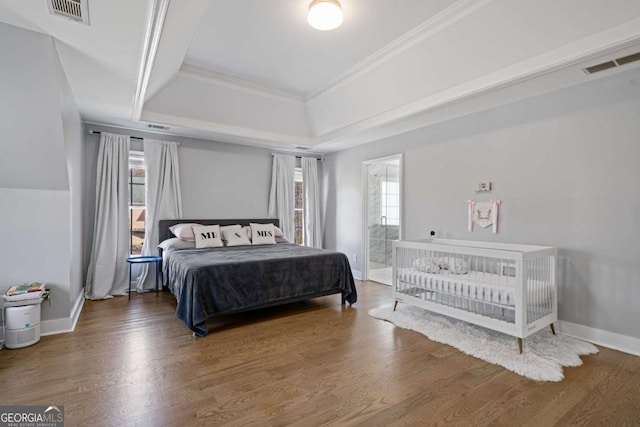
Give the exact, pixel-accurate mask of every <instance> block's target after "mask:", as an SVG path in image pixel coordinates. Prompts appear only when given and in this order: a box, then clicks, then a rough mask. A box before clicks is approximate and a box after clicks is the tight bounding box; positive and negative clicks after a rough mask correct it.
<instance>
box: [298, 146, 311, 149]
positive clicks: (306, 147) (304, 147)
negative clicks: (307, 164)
mask: <svg viewBox="0 0 640 427" xmlns="http://www.w3.org/2000/svg"><path fill="white" fill-rule="evenodd" d="M308 149H309V147H299V146H297V147H296V150H308Z"/></svg>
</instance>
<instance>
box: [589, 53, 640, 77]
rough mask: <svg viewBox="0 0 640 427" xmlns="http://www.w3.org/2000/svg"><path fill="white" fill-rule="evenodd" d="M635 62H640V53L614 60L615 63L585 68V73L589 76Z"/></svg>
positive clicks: (609, 62)
mask: <svg viewBox="0 0 640 427" xmlns="http://www.w3.org/2000/svg"><path fill="white" fill-rule="evenodd" d="M635 61H640V52H638V53H633V54H631V55H627V56H623V57H620V58H617V59H614V60H613V61H607V62H603V63H602V64H597V65H592V66H591V67H586V68H583V71H584V72H585V73H587V74H593V73H597V72H599V71H604V70H608V69H609V68H615V67H620V66H622V65H626V64H629V63H631V62H635Z"/></svg>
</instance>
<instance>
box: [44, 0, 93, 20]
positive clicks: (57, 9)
mask: <svg viewBox="0 0 640 427" xmlns="http://www.w3.org/2000/svg"><path fill="white" fill-rule="evenodd" d="M46 1H47V7H48V8H49V13H50V14H52V15H57V16H62V17H63V18H67V19H70V20H72V21H75V22H81V23H83V24H86V25H89V4H88V1H89V0H46Z"/></svg>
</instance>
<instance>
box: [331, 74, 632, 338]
mask: <svg viewBox="0 0 640 427" xmlns="http://www.w3.org/2000/svg"><path fill="white" fill-rule="evenodd" d="M639 141H640V70H638V69H635V70H631V71H629V72H625V73H621V74H617V75H614V76H611V77H607V78H604V79H600V80H595V81H593V82H590V83H588V84H583V85H579V86H575V87H573V88H568V89H563V90H561V91H557V92H555V93H552V94H548V95H543V96H539V97H535V98H531V99H529V100H526V101H520V102H517V103H513V104H510V105H505V106H503V107H499V108H495V109H492V110H489V111H485V112H481V113H477V114H473V115H470V116H467V117H463V118H460V119H456V120H451V121H448V122H445V123H441V124H438V125H434V126H431V127H428V128H424V129H421V130H417V131H413V132H410V133H407V134H403V135H400V136H397V137H394V138H390V139H387V140H382V141H379V142H376V143H373V144H370V145H368V146H363V147H359V148H356V149H352V150H348V151H344V152H340V153H336V154H332V155H329V156H327V160H326V161H325V165H324V171H325V176H324V181H325V189H326V191H325V198H326V203H327V205H326V227H325V244H326V246H327V247H329V248H336V249H338V250H340V251H343V252H345V253H346V254H347V255H348V256H349V257H350V259H351V263H352V267H353V269H354V270H360V269H361V263H360V256H361V254H362V241H363V238H362V237H363V236H362V214H361V212H362V210H361V209H362V206H361V199H362V182H361V180H362V178H361V165H362V161H363V160H366V159H371V158H376V157H381V156H384V155H389V154H393V153H398V152H403V153H404V208H405V209H404V223H405V237H406V238H420V237H426V236H427V235H428V231H429V230H431V229H433V230H437V231H438V234H439V235H440V236H444V237H449V238H464V239H471V240H489V241H504V242H515V243H533V244H544V245H551V246H556V247H558V248H559V250H560V251H559V253H560V258H561V260H560V261H561V262H560V265H561V274H560V307H559V316H560V319H561V320H564V321H568V322H572V323H576V324H579V325H584V326H587V327H591V328H596V329H600V330H604V331H609V332H614V333H618V334H622V335H626V336H629V337H635V338H639V337H640V330H638V328H637V326H636V324H637V320H638V307H640V285H639V283H640V263H638V260H640V168H639V167H638V162H639V161H640V143H639ZM479 181H491V182H492V183H493V185H494V191H493V192H492V193H491V194H489V195H480V194H476V193H474V191H473V188H474V185H475V184H476V183H477V182H479ZM491 197H497V198H499V199H501V200H502V201H503V205H502V207H501V214H500V216H501V218H500V232H499V233H498V234H497V235H494V234H491V231H490V230H489V229H480V228H478V227H476V228H475V230H474V232H473V233H472V234H471V233H468V232H467V231H466V212H467V211H466V207H467V204H466V201H467V199H470V198H474V199H476V200H488V199H489V198H491ZM354 254H357V255H358V258H359V260H358V262H355V261H354V259H353V255H354Z"/></svg>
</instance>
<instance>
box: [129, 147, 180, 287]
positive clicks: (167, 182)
mask: <svg viewBox="0 0 640 427" xmlns="http://www.w3.org/2000/svg"><path fill="white" fill-rule="evenodd" d="M143 144H144V164H145V175H146V183H145V204H146V218H145V227H144V242H143V244H142V255H158V243H160V242H158V220H160V219H175V218H182V193H181V192H180V169H179V167H178V144H177V143H175V142H167V141H158V140H154V139H147V138H145V139H144V141H143ZM149 265H154V264H141V265H140V267H141V268H140V275H139V276H138V280H137V285H136V288H137V290H138V292H142V291H144V290H145V289H153V288H155V283H156V282H155V274H152V275H149V274H148V272H149ZM154 266H155V265H154Z"/></svg>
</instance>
